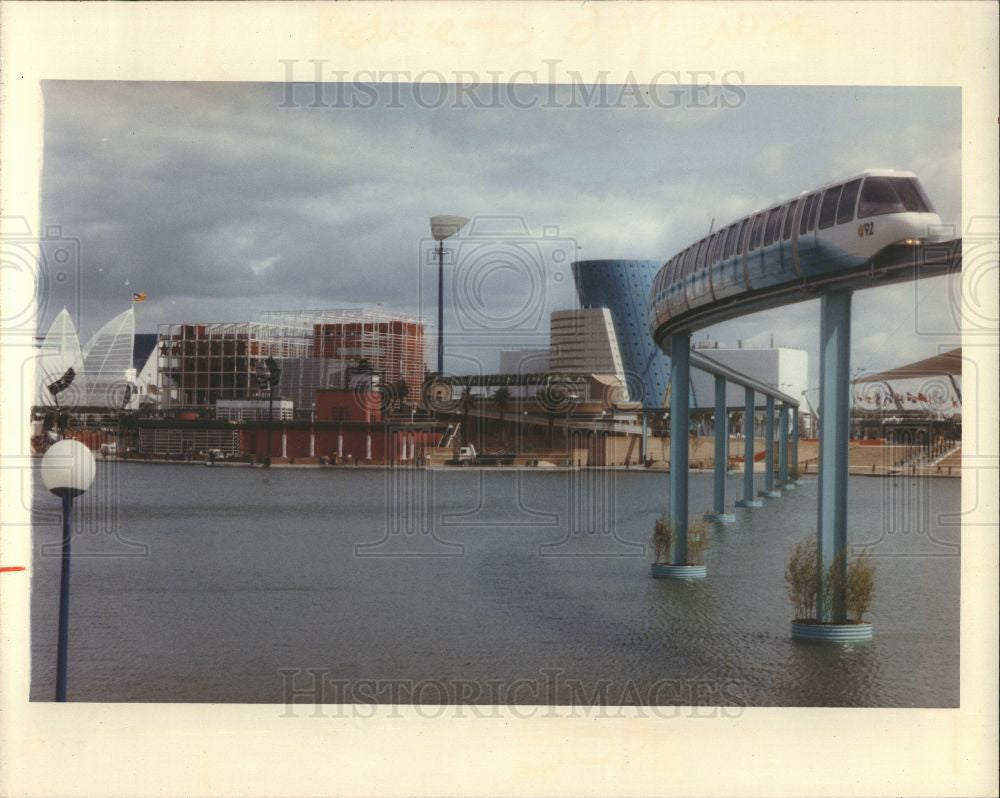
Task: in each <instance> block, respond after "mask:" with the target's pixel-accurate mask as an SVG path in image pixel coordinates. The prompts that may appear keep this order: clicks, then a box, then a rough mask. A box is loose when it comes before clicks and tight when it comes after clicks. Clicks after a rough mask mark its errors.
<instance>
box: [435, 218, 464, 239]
mask: <svg viewBox="0 0 1000 798" xmlns="http://www.w3.org/2000/svg"><path fill="white" fill-rule="evenodd" d="M468 223H469V220H468V219H466V218H465V217H464V216H432V217H431V236H432V237H433V238H434V240H435V241H444V239H446V238H450V237H451V236H453V235H455V233H457V232H458V231H459V230H461V229H462V228H463V227H465V226H466V225H467V224H468Z"/></svg>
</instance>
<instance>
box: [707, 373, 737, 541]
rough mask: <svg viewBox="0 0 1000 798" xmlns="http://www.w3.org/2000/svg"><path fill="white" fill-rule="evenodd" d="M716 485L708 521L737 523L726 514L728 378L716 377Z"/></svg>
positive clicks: (733, 516) (734, 517)
mask: <svg viewBox="0 0 1000 798" xmlns="http://www.w3.org/2000/svg"><path fill="white" fill-rule="evenodd" d="M714 457H715V469H714V470H715V485H714V488H713V493H712V512H711V513H708V514H707V515H706V516H705V520H706V521H724V522H729V521H735V520H736V516H735V515H732V514H731V513H727V512H726V470H727V467H728V465H729V414H728V412H727V411H726V378H725V377H721V376H719V375H718V374H717V375H716V376H715V455H714Z"/></svg>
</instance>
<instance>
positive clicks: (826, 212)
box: [819, 186, 843, 230]
mask: <svg viewBox="0 0 1000 798" xmlns="http://www.w3.org/2000/svg"><path fill="white" fill-rule="evenodd" d="M842 188H843V186H834V187H833V188H828V189H827V190H826V194H824V195H823V207H822V208H820V210H819V229H820V230H825V229H826V228H827V227H833V223H834V222H835V221H836V219H837V201H838V200H839V199H840V190H841V189H842Z"/></svg>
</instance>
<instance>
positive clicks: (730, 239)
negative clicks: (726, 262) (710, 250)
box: [722, 222, 738, 258]
mask: <svg viewBox="0 0 1000 798" xmlns="http://www.w3.org/2000/svg"><path fill="white" fill-rule="evenodd" d="M737 228H738V225H737V224H736V222H733V223H732V224H731V225H729V233H728V234H727V235H726V248H725V249H724V250H723V251H722V257H724V258H731V257H732V256H733V250H734V249H736V239H737V237H738V236H737Z"/></svg>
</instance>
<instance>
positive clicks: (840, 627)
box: [792, 621, 874, 643]
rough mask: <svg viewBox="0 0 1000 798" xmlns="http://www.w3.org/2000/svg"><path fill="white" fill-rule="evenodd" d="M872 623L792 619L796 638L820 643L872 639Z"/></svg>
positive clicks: (793, 634) (794, 637)
mask: <svg viewBox="0 0 1000 798" xmlns="http://www.w3.org/2000/svg"><path fill="white" fill-rule="evenodd" d="M873 632H874V630H873V629H872V625H871V624H870V623H868V622H867V621H865V622H864V623H816V622H814V621H812V622H811V621H792V638H793V639H794V640H811V641H816V642H820V643H855V642H858V641H862V640H871V639H872V635H873Z"/></svg>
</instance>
